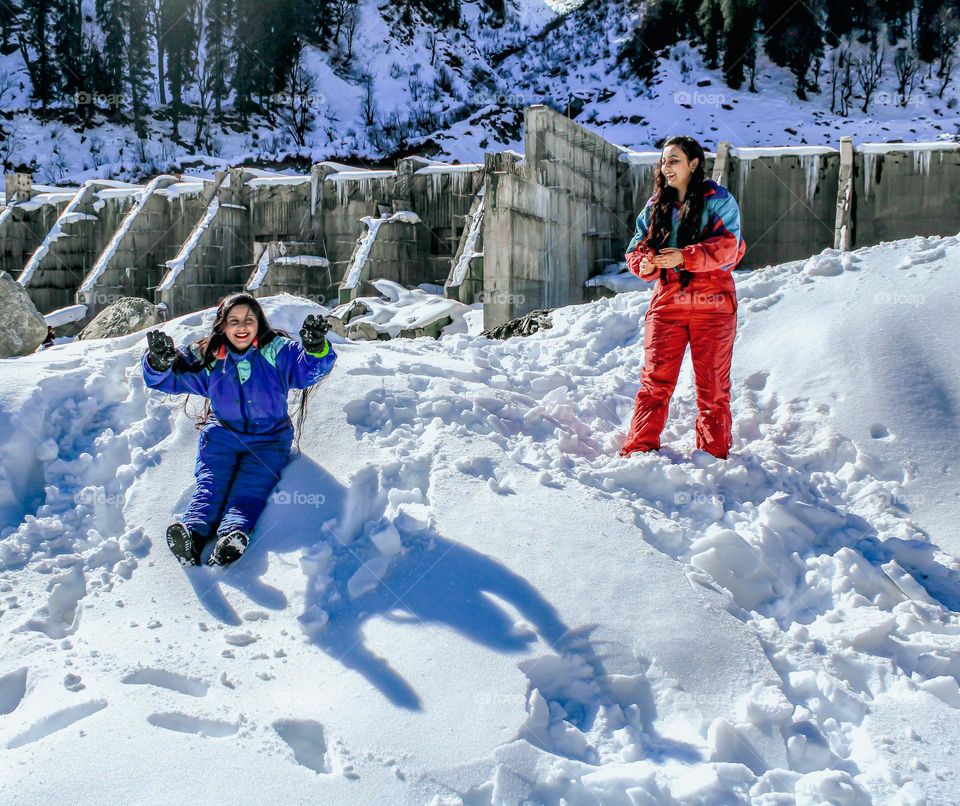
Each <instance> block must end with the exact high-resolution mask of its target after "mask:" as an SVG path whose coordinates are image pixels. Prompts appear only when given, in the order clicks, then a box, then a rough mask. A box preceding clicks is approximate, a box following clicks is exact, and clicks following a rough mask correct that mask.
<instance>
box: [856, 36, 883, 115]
mask: <svg viewBox="0 0 960 806" xmlns="http://www.w3.org/2000/svg"><path fill="white" fill-rule="evenodd" d="M883 53H884V46H883V45H882V44H881V45H880V47H879V48H876V47H873V46H871V47H870V49H869V50H868V51H867V52H866V53H864V54H862V55H860V56H858V57H857V58H856V59H855V68H856V71H857V78H858V79H859V80H860V88H861V89H862V90H863V107H862V110H863V112H864V113H866V112H869V111H870V100H871V99H872V98H873V93H874V92H876V90H877V87H878V86H879V85H880V79H881V77H882V76H883Z"/></svg>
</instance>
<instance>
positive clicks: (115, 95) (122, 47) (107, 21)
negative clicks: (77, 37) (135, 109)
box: [97, 0, 129, 118]
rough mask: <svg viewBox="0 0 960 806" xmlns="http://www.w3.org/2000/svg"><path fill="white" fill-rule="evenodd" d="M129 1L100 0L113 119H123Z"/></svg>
mask: <svg viewBox="0 0 960 806" xmlns="http://www.w3.org/2000/svg"><path fill="white" fill-rule="evenodd" d="M128 17H129V7H128V5H127V0H97V22H98V23H99V25H100V30H101V31H102V33H103V88H104V89H105V90H106V92H105V94H106V95H108V96H110V101H111V103H110V110H111V116H112V117H114V118H118V117H119V115H120V108H121V104H120V101H121V99H122V98H123V85H124V77H125V75H126V71H125V69H124V68H125V61H126V22H127V19H128Z"/></svg>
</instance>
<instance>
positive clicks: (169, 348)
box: [147, 330, 177, 372]
mask: <svg viewBox="0 0 960 806" xmlns="http://www.w3.org/2000/svg"><path fill="white" fill-rule="evenodd" d="M147 347H148V348H149V350H150V352H149V353H148V354H147V363H148V364H149V365H150V366H151V367H152V368H153V369H154V370H156V371H157V372H166V371H167V370H168V369H170V367H172V366H173V361H174V359H175V358H176V357H177V350H176V348H175V347H174V346H173V339H171V338H170V337H169V336H168V335H167V334H166V333H164V332H163V331H162V330H151V331H150V332H149V333H147Z"/></svg>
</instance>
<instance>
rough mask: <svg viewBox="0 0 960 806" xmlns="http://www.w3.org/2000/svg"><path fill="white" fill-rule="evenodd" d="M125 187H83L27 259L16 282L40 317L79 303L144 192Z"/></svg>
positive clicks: (96, 183) (99, 184)
mask: <svg viewBox="0 0 960 806" xmlns="http://www.w3.org/2000/svg"><path fill="white" fill-rule="evenodd" d="M123 184H124V183H106V182H100V181H98V180H94V181H90V182H86V183H84V185H83V186H82V187H81V188H80V189H79V190H77V192H76V193H75V194H74V197H73V199H71V200H70V202H68V203H67V205H66V206H65V207H64V208H63V209H62V211H61V213H60V215H59V217H58V218H57V220H56V222H55V223H54V224H53V226H52V227H51V228H50V230H49V231H48V232H47V234H46V235H45V236H44V239H43V241H42V242H41V243H40V245H39V246H38V247H37V249H36V250H35V251H34V252H33V254H32V255H31V256H30V258H29V259H28V260H27V262H26V265H25V266H24V268H23V271H22V272H20V274H19V275H18V276H17V282H19V283H20V285H22V286H23V287H24V289H25V290H26V292H27V294H29V296H30V298H31V299H32V300H33V303H34V305H36V306H37V310H39V311H40V312H41V313H49V312H50V311H53V310H56V309H58V308H65V307H67V306H68V305H72V304H74V302H75V301H76V294H77V290H78V289H79V287H80V284H81V283H82V282H83V279H84V277H86V276H87V274H88V272H89V271H90V269H91V268H92V267H93V264H94V262H95V261H96V258H97V256H98V255H99V254H100V252H101V251H102V250H103V248H104V246H106V243H107V242H108V240H109V239H110V237H111V236H112V235H113V233H114V232H115V231H116V230H117V229H118V228H119V227H120V224H121V222H122V221H123V219H124V218H125V217H126V214H127V212H128V211H129V210H130V208H131V207H132V206H133V204H135V203H136V201H137V196H138V194H139V193H141V192H142V189H137V188H136V186H130V185H127V186H122V185H123ZM118 186H120V187H118Z"/></svg>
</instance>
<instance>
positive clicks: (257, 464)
mask: <svg viewBox="0 0 960 806" xmlns="http://www.w3.org/2000/svg"><path fill="white" fill-rule="evenodd" d="M291 444H292V429H291V430H289V431H282V432H281V433H280V434H271V435H265V436H261V437H253V436H245V437H244V445H245V448H244V450H243V452H242V453H241V455H240V457H239V463H238V466H237V472H236V474H235V475H234V477H233V483H232V484H231V486H230V491H229V493H228V494H227V504H226V510H225V512H224V513H223V519H222V520H221V521H220V526H219V527H218V528H217V535H225V534H229V533H230V532H232V531H234V530H235V529H239V530H240V531H241V532H243V533H244V534H246V535H249V534H250V532H251V531H252V530H253V527H254V526H256V523H257V520H258V519H259V518H260V515H261V514H262V513H263V510H264V509H265V508H266V506H267V499H268V498H269V496H270V493H271V492H272V490H273V488H274V487H275V486H276V485H277V482H278V481H280V474H281V473H282V472H283V468H284V467H285V466H286V464H287V461H288V459H289V458H290V446H291Z"/></svg>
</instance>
